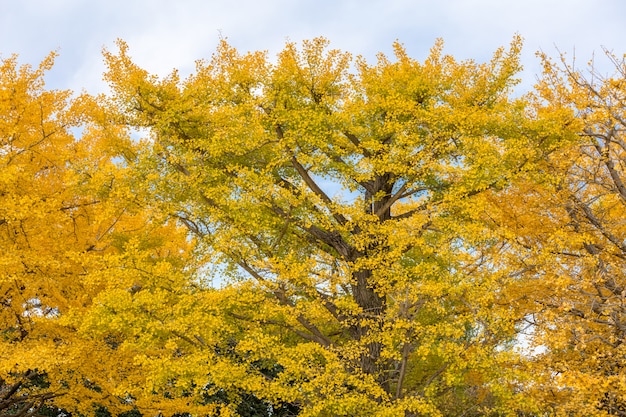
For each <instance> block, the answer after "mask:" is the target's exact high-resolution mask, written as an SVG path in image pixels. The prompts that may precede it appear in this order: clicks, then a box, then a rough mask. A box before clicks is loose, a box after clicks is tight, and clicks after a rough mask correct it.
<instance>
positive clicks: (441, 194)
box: [105, 39, 563, 416]
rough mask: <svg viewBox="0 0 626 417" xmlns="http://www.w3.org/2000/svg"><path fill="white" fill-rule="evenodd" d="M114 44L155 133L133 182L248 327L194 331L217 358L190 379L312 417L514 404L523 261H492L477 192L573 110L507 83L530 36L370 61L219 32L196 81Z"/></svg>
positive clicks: (119, 80)
mask: <svg viewBox="0 0 626 417" xmlns="http://www.w3.org/2000/svg"><path fill="white" fill-rule="evenodd" d="M119 46H120V51H119V54H117V55H115V54H112V53H106V54H105V56H106V59H107V62H108V66H109V71H108V73H107V78H108V80H109V81H110V83H111V86H112V88H113V90H114V96H113V104H114V106H115V108H116V109H118V110H119V112H120V117H121V118H122V119H123V120H125V121H126V123H128V124H129V125H132V126H134V127H141V128H148V129H149V131H150V133H151V138H150V140H147V141H145V143H144V144H143V146H142V148H143V149H142V150H141V152H140V154H139V156H138V160H137V163H136V165H135V167H134V169H135V170H136V172H137V178H138V181H140V182H139V183H140V184H141V185H140V189H142V190H149V195H150V198H151V199H152V201H153V202H154V203H155V206H158V207H159V210H163V211H164V212H168V213H171V214H172V215H174V216H176V217H177V218H178V219H179V220H180V221H181V222H183V223H185V224H186V225H187V226H188V227H189V229H190V230H191V231H193V232H194V233H195V234H196V235H197V236H198V237H199V238H200V239H201V245H203V254H204V256H207V257H209V258H210V259H211V260H212V261H213V262H215V261H217V262H221V265H224V270H223V271H222V272H221V275H220V276H221V279H223V280H225V279H226V278H228V277H231V278H232V280H231V281H228V282H229V285H228V286H226V287H225V288H223V289H222V290H220V291H219V292H217V293H213V292H205V294H206V296H209V294H212V295H210V296H211V297H213V296H215V297H217V298H215V300H212V301H211V303H212V304H214V305H219V306H220V311H221V312H222V313H223V316H224V321H221V323H224V322H226V323H232V325H233V326H236V328H237V329H238V330H237V337H236V338H233V339H231V346H230V348H229V349H230V351H231V352H233V353H234V354H235V356H236V357H237V359H236V360H233V356H232V355H231V356H230V357H227V355H224V354H223V352H224V350H223V346H221V345H220V344H219V343H218V339H216V338H215V337H213V338H212V339H211V340H214V342H212V343H206V345H203V344H200V345H198V344H197V343H196V345H197V348H198V349H199V352H201V354H200V357H202V358H204V359H203V360H207V359H208V362H205V363H207V365H206V366H207V367H205V368H202V367H200V368H198V369H200V370H201V371H200V372H190V369H192V367H189V366H187V367H186V368H185V369H186V372H187V373H186V374H185V375H184V377H182V376H181V380H183V379H185V380H187V381H188V385H189V386H192V385H194V384H195V386H204V385H205V384H206V382H207V380H209V381H210V382H211V383H214V384H215V385H216V386H222V387H239V388H240V389H243V390H246V391H251V392H253V393H254V394H255V395H256V396H258V397H259V398H263V399H267V400H271V401H277V402H282V401H287V402H289V403H293V404H298V406H299V407H301V413H302V415H390V416H391V415H394V416H397V415H402V414H403V413H406V414H407V415H414V414H420V413H421V414H428V415H430V414H432V415H440V414H448V415H460V414H465V415H469V414H471V413H475V414H477V415H483V414H484V413H486V412H488V410H491V411H494V412H496V411H497V410H498V409H499V407H505V404H506V403H507V402H508V401H509V400H511V399H512V398H513V397H514V393H515V392H516V390H518V389H519V388H520V385H519V384H521V382H520V375H516V374H515V371H514V370H513V368H512V367H510V366H509V367H505V366H504V363H508V364H510V363H513V362H510V361H512V360H513V359H514V358H513V357H514V354H513V352H512V351H511V350H510V349H507V346H510V343H511V342H512V341H513V340H514V337H515V334H516V328H515V324H516V317H515V315H512V314H511V311H510V309H509V307H508V304H507V303H506V302H504V301H503V300H502V299H501V297H502V296H503V291H502V285H503V282H508V281H507V279H508V277H510V274H511V270H509V269H506V268H504V267H503V268H500V269H496V268H494V265H496V264H498V265H500V262H498V261H496V260H497V259H498V258H497V257H498V256H500V252H501V251H502V245H500V244H499V243H500V241H498V237H499V236H498V235H497V234H492V233H490V232H489V230H488V229H487V228H486V227H485V222H484V213H485V210H486V208H485V204H487V201H488V200H486V199H484V198H482V195H483V194H485V192H486V191H488V190H498V189H503V188H505V187H506V186H507V185H508V184H509V182H510V181H511V180H512V179H513V178H515V177H516V176H517V175H519V174H520V173H523V172H527V171H529V170H532V169H534V168H535V167H536V164H535V160H536V159H540V158H541V157H542V156H544V155H545V154H547V153H549V152H551V151H552V150H553V149H554V147H555V146H557V143H558V141H559V140H560V136H559V134H558V133H559V132H560V128H561V122H563V114H562V113H556V114H551V113H549V112H543V113H541V112H537V111H533V110H532V109H531V108H530V107H529V106H528V104H527V101H526V100H525V99H511V98H510V97H509V94H510V92H511V88H512V86H514V85H515V83H516V80H515V78H514V76H515V74H516V73H517V72H518V70H519V62H518V55H519V50H520V46H521V45H520V40H519V39H515V40H514V41H513V43H512V44H511V47H510V49H509V50H504V49H501V50H498V51H497V52H496V53H495V55H494V58H493V59H492V61H491V62H489V63H486V64H477V63H475V62H473V61H465V62H457V61H455V60H454V59H453V58H452V57H450V56H446V55H443V54H442V45H441V43H438V44H437V45H436V46H435V47H434V48H433V49H432V50H431V53H430V55H429V57H428V58H427V59H426V60H425V61H424V62H423V63H420V62H417V61H416V60H414V59H412V58H410V57H409V56H408V55H407V54H406V52H405V51H404V49H403V48H402V47H401V46H400V45H398V44H396V45H395V47H394V48H395V59H394V60H393V61H392V60H390V59H389V58H387V57H385V56H383V55H379V57H378V61H377V63H376V64H375V65H370V64H367V63H366V62H365V61H364V60H363V59H361V58H357V59H356V60H353V59H352V57H351V56H350V55H349V54H347V53H343V52H340V51H337V50H329V49H328V43H327V41H325V40H323V39H315V40H313V41H307V42H304V43H303V45H302V48H301V50H298V49H297V48H296V46H295V45H293V44H288V45H287V46H286V48H285V49H284V50H283V51H282V52H281V53H280V54H279V56H278V59H277V62H276V63H275V64H272V63H270V62H269V61H268V59H267V57H266V56H265V54H264V53H260V52H256V53H249V54H245V55H240V54H239V53H238V52H237V51H236V50H235V49H233V48H232V47H231V46H229V45H228V44H227V43H226V42H223V43H222V44H221V45H220V47H219V48H218V51H217V53H216V54H215V55H214V56H213V58H212V59H211V60H210V61H208V62H199V63H198V67H197V71H196V73H195V74H193V75H192V76H190V77H189V78H188V79H186V80H184V81H181V80H180V79H179V77H178V75H177V74H176V73H175V72H174V73H172V74H171V75H170V76H169V77H166V78H164V79H158V78H156V77H154V76H150V75H149V74H148V73H147V72H146V71H144V70H142V69H140V68H138V67H137V66H136V65H135V64H133V63H132V60H131V59H130V58H129V56H128V51H127V47H126V46H125V45H124V44H123V43H121V42H120V44H119ZM544 118H545V119H546V120H544ZM529 150H530V152H529ZM479 197H480V198H479ZM205 331H206V329H205ZM222 336H223V335H222ZM203 340H207V339H205V338H204V337H203ZM222 340H223V339H222ZM194 343H195V342H194ZM188 355H189V357H190V358H194V357H196V356H194V355H195V354H192V353H188ZM181 358H182V359H181V360H187V359H186V357H185V355H182V356H181ZM260 364H263V365H262V366H260ZM218 365H219V366H218ZM194 366H195V365H194ZM268 367H269V368H274V369H275V371H274V372H270V373H268V372H267V369H268ZM178 375H181V374H180V372H179V373H178Z"/></svg>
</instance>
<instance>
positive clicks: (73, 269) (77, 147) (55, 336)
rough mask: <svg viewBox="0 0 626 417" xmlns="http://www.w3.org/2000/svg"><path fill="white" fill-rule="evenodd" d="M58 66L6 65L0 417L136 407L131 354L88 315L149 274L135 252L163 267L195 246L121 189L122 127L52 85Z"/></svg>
mask: <svg viewBox="0 0 626 417" xmlns="http://www.w3.org/2000/svg"><path fill="white" fill-rule="evenodd" d="M53 61H54V54H52V55H50V56H49V57H47V58H46V59H45V60H44V61H43V62H42V63H41V64H40V65H39V67H37V68H34V69H33V68H32V67H30V66H28V65H22V66H20V65H19V64H18V59H17V57H16V56H12V57H9V58H6V59H3V60H2V61H0V167H1V169H0V249H1V250H0V415H12V416H28V415H36V414H37V413H40V412H42V408H45V407H52V405H51V404H53V406H54V407H57V408H64V409H66V410H68V411H72V412H80V413H83V414H87V413H92V412H94V411H95V410H96V409H97V407H107V408H108V409H109V410H110V411H111V412H116V411H117V412H121V411H124V410H128V409H131V408H132V407H133V404H131V403H128V401H125V400H126V397H125V395H126V394H124V395H116V392H117V386H118V383H119V381H121V380H127V379H129V378H130V376H132V375H133V374H134V373H135V372H136V371H135V369H136V368H133V355H134V353H133V352H132V351H122V350H118V349H116V344H115V339H114V338H112V335H110V334H107V335H103V336H102V337H94V336H93V335H91V334H90V333H89V332H87V331H83V330H82V328H84V327H86V324H84V323H83V320H84V318H85V315H86V313H87V312H88V311H90V309H91V308H92V307H93V306H94V300H97V299H98V297H104V295H103V293H107V294H111V293H116V291H118V290H121V291H125V292H126V293H130V292H131V289H132V288H133V285H135V284H141V283H142V280H145V278H142V277H145V276H149V273H150V269H148V268H146V270H145V271H143V272H139V271H138V270H137V269H136V268H135V269H133V268H131V266H132V265H133V263H132V262H130V261H129V259H130V258H129V255H128V254H129V253H135V254H136V255H134V258H133V259H140V258H141V257H144V258H145V257H147V256H149V257H150V259H152V263H153V264H158V265H160V266H159V268H161V269H163V268H165V266H164V265H166V264H167V265H179V264H180V261H178V262H179V263H178V264H177V263H176V262H175V261H176V259H179V260H180V258H181V257H183V256H184V253H185V252H186V251H187V249H188V248H189V245H190V244H191V243H192V242H191V241H189V239H188V238H187V235H186V233H182V232H181V229H180V228H177V227H175V226H174V225H173V224H170V225H169V226H168V225H165V226H163V225H162V223H161V222H158V223H157V222H154V221H153V220H151V219H153V217H152V216H149V215H148V213H146V212H145V211H142V210H141V208H140V207H138V206H137V205H134V204H133V202H132V199H131V198H130V197H129V196H128V195H127V193H125V192H124V190H127V189H128V187H121V185H123V183H124V169H123V163H122V161H123V156H124V155H123V152H128V151H130V150H131V149H132V146H129V143H130V142H129V141H128V135H127V132H126V131H125V130H124V129H116V127H115V126H113V125H110V124H106V123H102V121H103V120H107V119H108V118H109V117H108V116H107V115H106V114H105V112H103V110H102V108H100V107H99V106H97V104H96V102H95V100H94V99H93V98H91V97H88V96H78V97H72V93H71V92H69V91H56V90H46V88H45V84H44V76H45V73H46V71H48V70H49V69H50V68H51V67H52V65H53ZM77 129H80V131H81V135H80V140H78V139H77V137H76V136H75V135H74V132H76V131H79V130H77ZM127 156H128V155H127ZM133 242H135V243H133ZM137 242H139V243H141V245H139V249H141V250H139V249H135V250H134V251H132V250H131V248H133V247H135V246H137V245H138V244H139V243H137ZM133 245H135V246H133ZM133 262H135V261H133ZM135 264H137V262H135ZM144 264H145V262H144ZM191 266H192V263H191V262H188V263H187V266H186V268H187V269H189V268H191ZM153 268H156V267H153ZM172 268H173V269H176V268H178V270H182V269H183V266H182V265H179V266H178V267H174V266H172ZM120 270H126V273H125V274H120V273H119V271H120ZM96 273H97V274H96ZM153 274H154V273H153ZM113 336H114V335H113Z"/></svg>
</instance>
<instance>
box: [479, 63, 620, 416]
mask: <svg viewBox="0 0 626 417" xmlns="http://www.w3.org/2000/svg"><path fill="white" fill-rule="evenodd" d="M606 56H607V57H608V58H609V62H610V63H611V64H612V65H613V69H614V73H613V74H612V75H610V76H606V75H603V74H602V73H601V72H600V71H599V70H598V69H597V68H596V67H594V66H593V64H592V66H591V67H590V68H589V69H588V70H584V69H580V68H577V67H575V66H573V65H571V64H569V63H567V61H566V60H565V57H562V61H561V63H560V65H559V64H557V63H555V62H554V61H553V60H551V59H549V58H548V57H546V56H545V55H544V56H543V57H542V59H543V62H544V75H543V78H542V80H541V82H540V83H539V84H538V86H537V89H536V94H537V96H538V98H539V99H540V100H542V101H543V102H544V103H545V105H546V106H547V107H548V108H549V109H551V111H552V112H555V113H563V114H566V113H570V114H572V116H575V117H572V120H571V123H569V124H568V127H567V131H569V135H570V136H573V137H575V139H574V140H571V141H569V144H568V145H567V146H562V147H560V148H559V149H558V150H557V151H556V152H554V153H552V154H550V155H548V156H546V158H545V159H544V161H543V163H542V169H541V170H540V171H538V172H537V173H536V174H535V176H534V178H528V181H526V182H524V183H521V182H520V183H519V184H518V185H519V186H518V187H517V188H515V189H514V190H513V189H511V190H510V193H509V194H508V195H507V196H504V195H502V196H499V197H496V198H495V199H494V200H493V201H492V203H494V204H493V207H498V206H499V207H500V210H496V209H494V210H493V211H492V213H491V215H492V219H493V220H494V224H497V225H499V226H502V227H503V228H504V229H505V230H507V232H506V234H507V236H508V238H507V241H508V242H509V244H510V246H509V248H510V250H511V251H510V253H509V254H508V255H507V261H506V262H507V263H509V265H514V264H517V265H518V269H519V271H520V276H523V277H525V278H524V279H521V280H520V282H519V283H518V284H517V285H516V286H515V289H516V293H512V294H511V297H510V298H511V300H516V301H515V302H514V303H513V304H516V305H517V307H518V308H520V311H526V315H527V316H526V320H527V322H528V329H529V330H530V336H529V338H528V339H527V341H528V342H529V347H530V348H531V350H532V351H533V352H534V354H533V355H532V361H531V364H529V366H530V367H531V369H533V371H532V372H533V373H534V375H535V377H534V380H535V381H534V384H533V390H532V391H534V395H535V396H536V397H537V398H539V401H540V403H542V404H543V405H544V407H545V409H546V410H551V412H554V413H556V414H557V415H584V416H607V415H625V414H626V381H625V380H624V366H625V365H626V363H625V362H624V352H625V350H624V341H625V336H626V333H625V332H626V315H625V313H626V310H625V309H624V308H625V304H624V301H625V297H626V291H625V288H626V287H625V285H626V276H625V275H624V272H625V271H626V263H625V260H626V216H625V213H626V186H625V184H626V166H625V163H624V161H625V156H626V142H625V140H626V139H625V137H624V131H625V129H626V124H625V120H626V113H625V109H626V101H625V100H626V66H625V65H624V61H623V59H622V58H619V57H617V56H615V55H613V54H611V53H608V52H607V54H606ZM520 198H523V199H524V205H519V204H518V203H516V201H518V199H520ZM512 288H513V287H512Z"/></svg>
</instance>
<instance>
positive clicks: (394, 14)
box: [0, 0, 626, 93]
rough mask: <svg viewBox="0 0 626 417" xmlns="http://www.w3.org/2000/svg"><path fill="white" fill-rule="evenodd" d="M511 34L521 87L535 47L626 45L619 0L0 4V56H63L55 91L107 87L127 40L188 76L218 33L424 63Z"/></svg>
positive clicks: (156, 62) (51, 79)
mask: <svg viewBox="0 0 626 417" xmlns="http://www.w3.org/2000/svg"><path fill="white" fill-rule="evenodd" d="M515 33H519V34H521V35H522V36H523V37H524V39H525V43H524V45H525V48H524V53H523V61H524V65H525V68H526V71H525V73H524V75H523V77H524V79H525V84H528V85H531V84H532V81H533V80H534V74H536V73H537V72H538V71H539V65H538V61H537V59H536V58H535V52H536V51H537V50H539V49H542V50H543V51H545V52H547V53H549V54H550V55H556V54H557V52H556V48H557V47H558V49H559V50H561V51H563V52H567V53H568V54H569V55H570V56H571V54H572V52H573V51H574V50H575V51H576V56H577V60H578V61H579V62H580V63H584V62H586V61H588V60H589V59H590V58H591V57H592V54H593V53H594V52H595V53H596V56H599V55H601V54H602V47H606V48H608V49H610V50H613V51H615V52H616V53H618V54H620V55H621V54H623V53H624V52H626V1H623V0H586V1H584V0H517V1H508V0H430V1H425V0H413V1H410V0H316V1H309V0H291V1H289V0H229V1H223V0H221V1H218V0H169V1H167V0H0V53H1V54H2V57H8V56H10V55H11V54H13V53H17V54H18V55H19V56H20V61H21V62H23V63H30V64H33V65H37V64H38V63H39V62H40V61H41V59H42V58H43V57H44V56H46V55H47V54H48V53H49V52H50V51H52V50H56V51H58V52H59V54H60V56H59V57H58V58H57V61H56V62H57V63H56V65H55V68H54V70H53V71H52V72H51V73H50V75H49V76H48V86H49V87H51V88H70V89H73V90H76V91H80V90H82V89H85V90H87V91H89V92H92V93H95V92H100V91H104V89H105V85H104V83H103V81H102V73H103V71H104V67H103V64H102V54H101V52H102V48H108V49H111V50H115V44H114V42H115V39H117V38H121V39H123V40H125V41H126V42H127V43H128V45H129V47H130V53H131V56H133V57H134V59H135V61H136V62H137V63H138V64H139V65H140V66H142V67H144V68H145V69H147V70H148V71H150V72H153V73H157V74H161V75H164V74H166V73H169V72H170V71H171V70H172V69H173V68H177V69H179V70H181V72H182V73H183V74H185V73H188V72H189V71H191V70H192V69H193V67H194V62H195V60H197V59H200V58H208V57H210V55H211V53H212V52H213V51H214V49H215V46H216V44H217V42H218V40H219V39H220V36H222V37H226V38H228V40H229V42H230V43H231V44H232V45H234V46H235V47H237V48H238V49H240V50H241V51H247V50H259V49H261V50H268V51H269V52H270V53H271V54H275V53H276V52H277V51H278V50H280V49H281V47H282V46H283V45H284V43H285V42H286V41H287V40H291V41H300V40H302V39H309V38H313V37H316V36H324V37H327V38H328V39H329V40H330V41H331V44H332V46H333V47H336V48H340V49H344V50H347V51H349V52H352V53H353V54H355V55H356V54H361V55H364V56H365V57H368V58H370V59H373V57H374V56H375V54H376V53H377V52H379V51H382V52H385V53H389V52H390V49H391V48H390V47H391V45H392V43H393V42H394V40H396V39H397V40H399V41H401V42H402V43H404V45H405V46H406V48H407V50H408V51H409V53H410V54H411V55H412V56H414V57H415V58H418V59H423V58H424V57H425V56H426V54H427V52H428V50H429V48H430V47H431V46H432V45H433V43H434V42H435V40H436V39H437V38H443V39H444V41H445V45H446V47H445V51H446V52H447V53H450V54H452V55H454V56H455V57H456V58H458V59H465V58H473V59H476V60H478V61H485V60H488V59H489V58H490V56H491V54H492V53H493V51H494V50H495V49H496V48H497V47H499V46H503V45H507V44H508V43H509V42H510V41H511V39H512V37H513V36H514V34H515Z"/></svg>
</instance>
